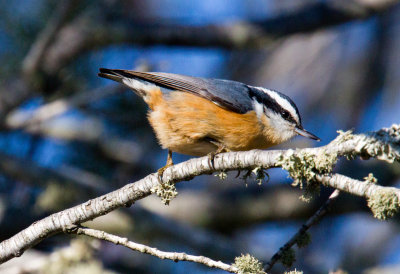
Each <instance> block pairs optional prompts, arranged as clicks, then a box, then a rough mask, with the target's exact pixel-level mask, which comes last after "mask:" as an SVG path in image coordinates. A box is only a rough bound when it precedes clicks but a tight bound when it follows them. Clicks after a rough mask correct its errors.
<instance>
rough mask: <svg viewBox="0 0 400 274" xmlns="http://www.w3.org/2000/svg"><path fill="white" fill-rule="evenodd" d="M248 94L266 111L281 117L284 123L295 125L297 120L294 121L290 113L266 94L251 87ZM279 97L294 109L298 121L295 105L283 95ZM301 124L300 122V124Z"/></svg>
mask: <svg viewBox="0 0 400 274" xmlns="http://www.w3.org/2000/svg"><path fill="white" fill-rule="evenodd" d="M248 92H249V96H250V97H251V98H255V99H256V100H257V102H259V103H262V104H263V105H265V106H266V107H267V108H268V109H270V110H272V111H273V112H275V113H276V114H279V115H281V116H282V118H283V119H285V120H286V121H289V122H291V123H294V124H297V120H296V119H295V117H293V115H292V113H291V112H290V111H288V110H286V109H284V108H283V107H282V106H281V105H280V104H278V102H277V101H276V100H275V99H274V98H272V97H271V96H270V95H269V94H268V93H265V92H262V91H260V90H259V89H257V88H253V87H249V89H248ZM279 96H281V97H282V98H283V99H285V100H287V101H288V102H289V103H290V104H291V105H292V106H293V108H294V109H295V111H296V112H297V113H296V114H297V116H298V117H299V119H300V115H299V111H298V110H297V107H296V105H295V104H294V103H293V102H292V100H291V99H290V98H289V97H288V96H286V95H284V94H281V93H280V94H279ZM300 124H301V122H300Z"/></svg>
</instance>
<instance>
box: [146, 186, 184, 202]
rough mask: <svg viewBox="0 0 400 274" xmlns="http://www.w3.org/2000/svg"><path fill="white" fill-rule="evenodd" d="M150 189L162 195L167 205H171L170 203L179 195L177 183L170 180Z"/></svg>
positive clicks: (159, 195) (162, 199)
mask: <svg viewBox="0 0 400 274" xmlns="http://www.w3.org/2000/svg"><path fill="white" fill-rule="evenodd" d="M150 191H151V193H155V194H156V195H157V196H158V197H160V198H161V201H162V202H163V203H164V204H165V205H169V203H170V202H171V201H172V200H173V199H174V198H175V197H176V196H177V195H178V191H177V190H176V187H175V184H174V183H173V182H170V181H168V182H165V183H162V184H158V185H156V186H155V187H153V188H152V189H151V190H150Z"/></svg>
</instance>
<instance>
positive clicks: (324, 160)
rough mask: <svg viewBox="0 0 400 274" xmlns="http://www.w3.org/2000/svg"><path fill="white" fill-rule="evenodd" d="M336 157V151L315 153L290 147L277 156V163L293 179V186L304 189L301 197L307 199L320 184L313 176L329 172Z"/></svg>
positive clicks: (317, 190)
mask: <svg viewBox="0 0 400 274" xmlns="http://www.w3.org/2000/svg"><path fill="white" fill-rule="evenodd" d="M337 159H338V155H337V154H336V153H328V152H327V151H326V150H321V151H320V152H318V153H316V154H315V153H311V152H308V151H294V150H291V149H290V150H288V151H287V152H286V153H285V154H282V155H281V156H280V157H279V158H278V161H277V165H279V166H281V167H282V168H283V169H285V170H287V171H288V172H289V176H290V177H291V178H293V180H294V181H293V185H294V186H300V188H301V189H305V190H306V193H305V194H304V195H303V196H302V199H303V200H305V201H309V200H310V198H311V196H312V195H313V194H314V193H318V192H319V187H320V184H319V183H317V182H316V180H315V176H316V175H318V174H327V173H331V172H332V169H333V167H334V166H335V164H336V162H337ZM304 182H306V185H304Z"/></svg>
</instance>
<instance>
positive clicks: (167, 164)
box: [157, 149, 174, 182]
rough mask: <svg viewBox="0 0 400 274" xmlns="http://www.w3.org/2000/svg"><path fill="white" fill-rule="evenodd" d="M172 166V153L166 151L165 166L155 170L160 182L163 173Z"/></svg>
mask: <svg viewBox="0 0 400 274" xmlns="http://www.w3.org/2000/svg"><path fill="white" fill-rule="evenodd" d="M173 165H174V162H173V161H172V151H171V150H169V149H168V157H167V163H166V164H165V166H163V167H162V168H159V169H158V170H157V173H158V179H159V181H160V182H162V176H163V173H164V171H165V170H166V169H167V168H169V167H170V166H173Z"/></svg>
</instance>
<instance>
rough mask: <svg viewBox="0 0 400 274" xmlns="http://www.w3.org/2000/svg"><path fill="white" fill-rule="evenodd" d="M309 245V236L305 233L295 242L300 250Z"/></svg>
mask: <svg viewBox="0 0 400 274" xmlns="http://www.w3.org/2000/svg"><path fill="white" fill-rule="evenodd" d="M309 243H311V235H310V234H309V233H307V232H305V233H303V234H301V235H300V237H298V238H297V240H296V244H297V246H298V247H300V248H301V247H305V246H307V245H308V244H309Z"/></svg>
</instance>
